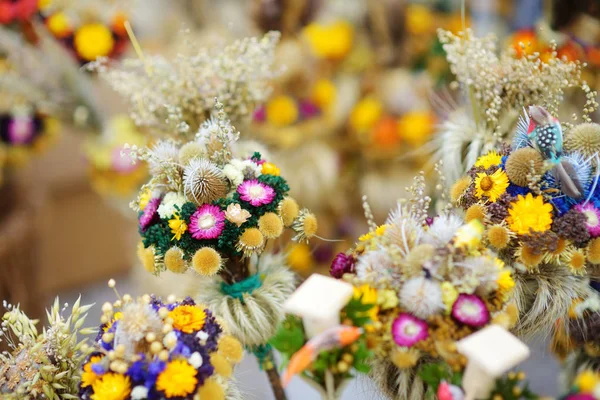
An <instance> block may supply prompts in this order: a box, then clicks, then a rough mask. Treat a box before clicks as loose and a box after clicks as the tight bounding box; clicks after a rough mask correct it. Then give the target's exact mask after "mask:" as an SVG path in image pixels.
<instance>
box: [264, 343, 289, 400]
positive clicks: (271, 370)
mask: <svg viewBox="0 0 600 400" xmlns="http://www.w3.org/2000/svg"><path fill="white" fill-rule="evenodd" d="M264 364H265V372H266V373H267V378H269V384H270V385H271V389H272V390H273V395H274V396H275V399H276V400H287V396H286V395H285V391H284V390H283V386H282V385H281V378H280V377H279V372H277V365H276V364H275V358H274V357H273V349H270V350H269V352H268V353H267V355H266V357H265V360H264Z"/></svg>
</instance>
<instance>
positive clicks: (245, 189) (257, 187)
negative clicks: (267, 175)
mask: <svg viewBox="0 0 600 400" xmlns="http://www.w3.org/2000/svg"><path fill="white" fill-rule="evenodd" d="M237 192H238V193H239V194H240V199H242V200H244V201H247V202H248V203H250V204H252V205H253V206H254V207H259V206H262V205H266V204H270V203H271V202H272V201H273V199H274V198H275V190H273V188H272V187H271V186H269V185H266V184H264V183H262V182H259V181H258V180H257V179H252V180H249V181H244V182H243V183H242V184H241V185H240V186H238V189H237Z"/></svg>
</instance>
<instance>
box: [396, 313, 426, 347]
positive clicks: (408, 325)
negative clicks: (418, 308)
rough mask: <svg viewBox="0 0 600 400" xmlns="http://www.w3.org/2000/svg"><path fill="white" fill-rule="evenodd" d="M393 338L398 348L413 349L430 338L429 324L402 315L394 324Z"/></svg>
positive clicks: (410, 316)
mask: <svg viewBox="0 0 600 400" xmlns="http://www.w3.org/2000/svg"><path fill="white" fill-rule="evenodd" d="M392 337H393V338H394V342H396V344H397V345H398V346H402V347H412V346H414V345H415V344H417V343H419V342H420V341H422V340H425V339H427V338H428V337H429V331H428V326H427V322H425V321H423V320H421V319H419V318H417V317H415V316H412V315H410V314H408V313H401V314H399V315H398V316H397V317H396V319H395V320H394V322H393V323H392Z"/></svg>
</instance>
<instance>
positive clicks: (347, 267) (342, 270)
mask: <svg viewBox="0 0 600 400" xmlns="http://www.w3.org/2000/svg"><path fill="white" fill-rule="evenodd" d="M329 273H330V274H331V276H333V277H334V278H336V279H340V278H341V277H342V276H344V274H347V273H354V257H352V256H349V255H348V254H346V253H338V255H337V256H335V258H334V259H333V262H332V263H331V268H330V269H329Z"/></svg>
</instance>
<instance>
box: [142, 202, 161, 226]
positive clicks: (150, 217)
mask: <svg viewBox="0 0 600 400" xmlns="http://www.w3.org/2000/svg"><path fill="white" fill-rule="evenodd" d="M161 200H162V199H161V198H160V197H155V198H153V199H151V200H150V201H149V202H148V204H146V207H145V208H144V211H142V215H141V216H140V229H141V230H142V232H145V231H146V229H148V227H149V226H150V225H151V224H152V223H153V222H154V221H155V220H156V219H158V213H157V210H158V206H160V201H161Z"/></svg>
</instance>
